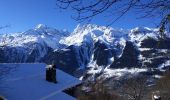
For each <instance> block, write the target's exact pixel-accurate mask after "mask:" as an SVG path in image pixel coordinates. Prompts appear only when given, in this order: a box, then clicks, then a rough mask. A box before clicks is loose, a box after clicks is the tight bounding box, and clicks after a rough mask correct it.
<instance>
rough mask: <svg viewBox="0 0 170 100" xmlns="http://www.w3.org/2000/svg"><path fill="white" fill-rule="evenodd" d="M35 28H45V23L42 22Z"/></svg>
mask: <svg viewBox="0 0 170 100" xmlns="http://www.w3.org/2000/svg"><path fill="white" fill-rule="evenodd" d="M35 28H36V29H42V28H47V25H44V24H38V25H37V26H36V27H35Z"/></svg>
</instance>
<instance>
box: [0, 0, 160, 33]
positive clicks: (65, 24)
mask: <svg viewBox="0 0 170 100" xmlns="http://www.w3.org/2000/svg"><path fill="white" fill-rule="evenodd" d="M55 2H56V0H0V26H3V25H11V27H9V28H6V29H2V30H0V33H8V32H22V31H26V30H27V29H30V28H33V27H35V26H36V25H37V24H45V25H47V26H50V27H55V28H57V29H67V30H68V31H70V32H71V31H72V30H73V29H74V28H75V27H76V26H77V24H78V22H76V21H75V20H73V19H72V18H71V15H74V14H75V13H73V12H72V11H69V10H67V11H61V10H59V9H58V8H57V7H56V5H55ZM106 19H107V18H105V17H104V14H103V15H100V16H97V17H96V18H95V20H93V21H92V22H91V23H92V24H97V25H107V22H108V20H106ZM157 22H159V20H158V19H156V18H150V19H136V15H135V14H133V13H129V14H127V15H125V16H123V17H122V18H121V19H120V20H118V21H117V22H115V23H114V24H113V25H112V27H114V28H125V29H131V28H134V27H136V26H147V27H155V26H156V25H155V23H156V24H157Z"/></svg>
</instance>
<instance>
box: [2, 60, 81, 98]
mask: <svg viewBox="0 0 170 100" xmlns="http://www.w3.org/2000/svg"><path fill="white" fill-rule="evenodd" d="M0 67H6V68H7V67H8V68H9V69H10V71H8V73H7V74H6V75H5V77H3V78H2V79H1V80H0V82H1V84H0V95H2V96H4V97H5V98H7V99H9V100H58V99H59V100H75V98H73V97H71V96H69V95H67V94H65V93H64V92H62V91H63V90H65V89H67V88H71V87H73V86H75V85H78V84H80V83H81V81H80V80H78V79H77V78H75V77H73V76H70V75H68V74H67V73H65V72H63V71H61V70H58V69H57V71H56V73H57V75H56V77H57V81H58V83H57V84H54V83H50V82H47V81H46V80H45V67H46V64H43V63H37V64H0Z"/></svg>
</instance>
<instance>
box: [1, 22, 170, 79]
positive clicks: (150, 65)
mask: <svg viewBox="0 0 170 100" xmlns="http://www.w3.org/2000/svg"><path fill="white" fill-rule="evenodd" d="M165 34H166V38H164V39H162V38H160V35H159V30H158V29H154V28H147V27H137V28H134V29H131V30H123V29H114V28H112V27H105V26H98V25H91V24H89V25H83V26H81V25H78V26H77V27H76V29H75V30H74V31H73V32H71V33H69V32H67V31H60V30H57V29H55V28H51V27H48V26H46V25H42V24H39V25H37V26H36V27H35V28H33V29H29V30H27V31H25V32H21V33H10V34H1V35H0V63H25V62H29V63H32V62H45V63H47V64H51V63H55V64H56V65H57V67H58V68H60V69H61V70H64V71H65V72H68V73H70V74H72V75H76V76H82V75H84V73H85V72H86V74H91V75H96V74H98V75H105V77H111V76H113V75H117V76H119V75H122V74H119V72H123V73H125V72H129V73H132V72H143V73H147V74H161V73H162V72H163V71H165V70H166V69H168V68H169V67H170V33H165ZM115 73H118V74H115Z"/></svg>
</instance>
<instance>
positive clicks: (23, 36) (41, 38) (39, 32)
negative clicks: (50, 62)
mask: <svg viewBox="0 0 170 100" xmlns="http://www.w3.org/2000/svg"><path fill="white" fill-rule="evenodd" d="M68 35H69V33H68V32H64V31H58V30H56V29H54V28H50V27H47V26H46V25H42V24H39V25H37V26H36V27H35V28H34V29H30V30H28V31H26V32H22V33H14V34H13V33H11V34H3V35H1V36H0V46H4V45H5V46H10V47H24V46H26V45H27V44H28V43H32V44H33V43H39V44H41V45H43V44H44V43H45V44H46V45H47V46H48V47H51V48H53V49H57V48H58V47H60V46H59V41H60V39H61V38H62V37H63V36H68Z"/></svg>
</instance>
